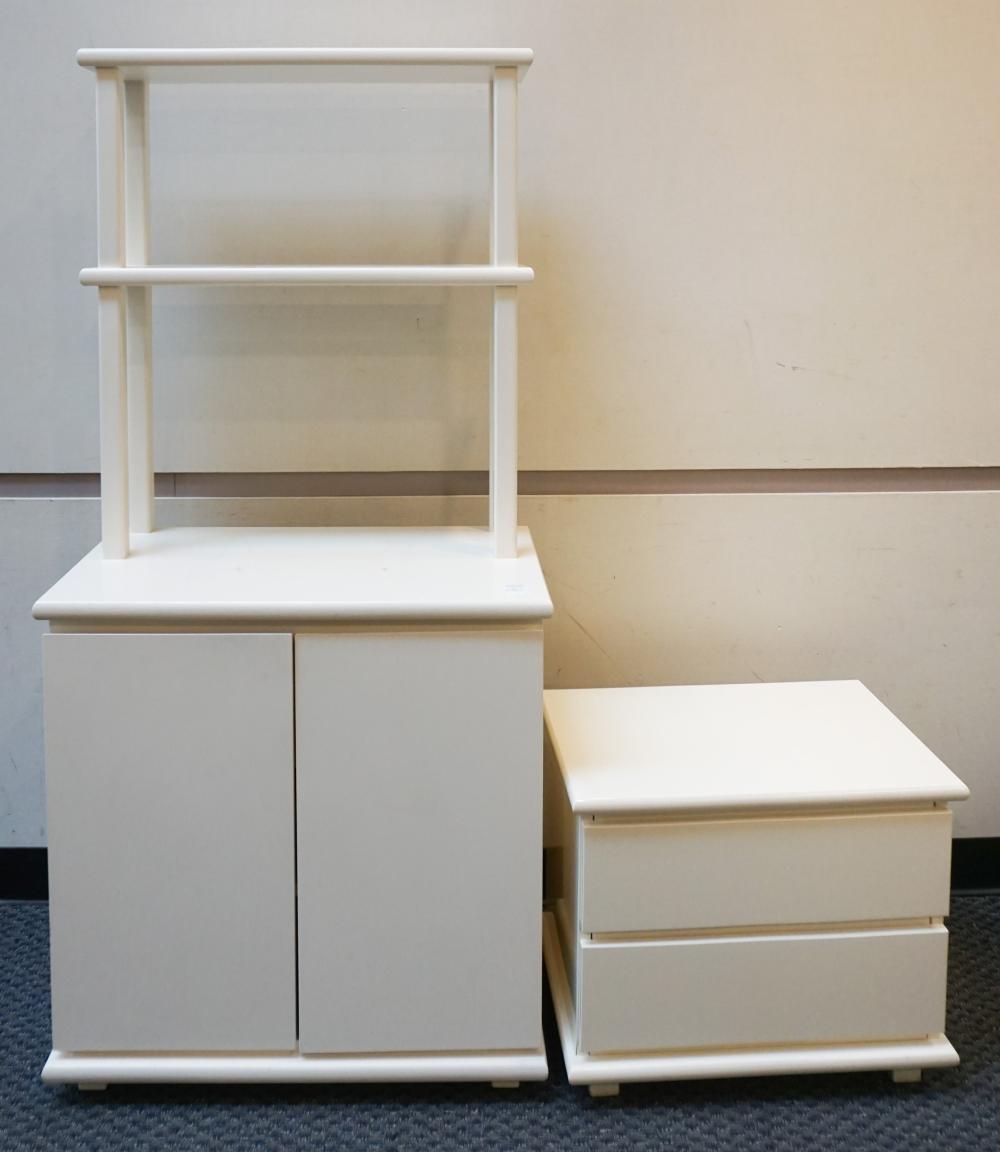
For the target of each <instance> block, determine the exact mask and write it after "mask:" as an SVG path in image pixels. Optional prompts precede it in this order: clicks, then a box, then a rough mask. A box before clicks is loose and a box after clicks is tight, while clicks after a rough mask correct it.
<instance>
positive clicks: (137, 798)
mask: <svg viewBox="0 0 1000 1152" xmlns="http://www.w3.org/2000/svg"><path fill="white" fill-rule="evenodd" d="M44 665H45V724H46V728H45V732H46V772H47V785H48V813H49V830H48V831H49V887H50V913H51V948H52V1009H53V1043H54V1046H55V1047H56V1048H58V1049H61V1050H63V1051H69V1052H72V1051H80V1052H101V1051H114V1052H123V1051H130V1050H132V1051H144V1050H145V1051H156V1052H168V1051H171V1050H176V1051H188V1052H190V1051H196V1050H199V1049H200V1050H203V1051H210V1052H222V1051H232V1052H238V1051H240V1050H243V1051H247V1050H252V1051H257V1052H260V1051H269V1050H270V1051H274V1050H291V1049H293V1048H294V1047H295V914H294V911H295V910H294V901H295V888H294V858H293V835H294V810H293V765H292V755H293V752H292V748H293V745H292V737H293V733H292V641H291V637H290V636H289V635H287V634H285V635H282V634H267V635H238V634H234V635H225V636H223V635H210V634H206V635H180V634H175V635H138V634H133V635H114V636H109V635H99V634H95V635H62V636H51V635H50V636H47V637H45V642H44ZM94 1079H96V1080H108V1079H112V1077H110V1076H97V1077H94Z"/></svg>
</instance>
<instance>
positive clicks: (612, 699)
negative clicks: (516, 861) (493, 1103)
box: [545, 681, 968, 1095]
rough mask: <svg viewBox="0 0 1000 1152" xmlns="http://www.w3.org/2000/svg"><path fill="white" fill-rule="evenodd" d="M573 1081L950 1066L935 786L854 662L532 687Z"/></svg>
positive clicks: (951, 788)
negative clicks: (773, 672) (538, 707)
mask: <svg viewBox="0 0 1000 1152" xmlns="http://www.w3.org/2000/svg"><path fill="white" fill-rule="evenodd" d="M545 719H546V732H547V745H546V842H547V844H548V845H549V849H550V851H549V878H548V895H549V897H550V899H551V900H552V901H553V903H552V905H551V907H552V911H551V912H550V913H549V914H548V915H547V916H546V928H545V960H546V967H547V971H548V976H549V982H550V984H551V987H552V993H553V999H554V1002H555V1007H556V1014H557V1017H558V1021H559V1029H560V1035H561V1038H562V1046H563V1054H564V1057H565V1061H566V1069H567V1073H568V1076H569V1079H570V1081H571V1082H572V1083H579V1084H588V1085H590V1090H591V1093H592V1094H594V1095H598V1094H613V1093H614V1092H616V1091H617V1090H618V1084H619V1083H620V1082H621V1081H629V1080H672V1079H685V1078H697V1077H715V1076H742V1075H764V1074H770V1073H784V1072H820V1071H830V1072H832V1071H848V1070H852V1071H856V1070H861V1069H879V1068H881V1069H889V1070H891V1071H892V1072H893V1074H894V1078H895V1079H897V1080H909V1079H918V1078H919V1075H920V1069H922V1068H926V1067H930V1066H933V1065H945V1064H954V1063H957V1061H958V1056H957V1054H956V1052H955V1050H954V1048H953V1047H952V1046H951V1044H950V1043H949V1042H948V1040H947V1039H946V1038H945V1036H944V1018H945V985H946V972H947V947H948V933H947V930H946V929H945V927H944V925H943V923H942V917H943V916H945V915H946V914H947V912H948V895H949V879H950V853H951V823H952V821H951V813H950V812H949V810H948V808H947V803H948V801H950V800H960V799H964V798H965V797H966V796H967V795H968V789H967V788H966V787H965V785H964V784H963V783H962V782H961V781H960V780H959V779H958V778H957V777H956V776H954V775H953V774H952V773H951V772H950V771H949V770H948V769H947V768H946V767H945V766H944V765H943V764H942V763H941V762H940V760H938V759H937V757H936V756H934V755H933V753H931V752H930V751H929V750H928V749H927V748H926V747H925V746H924V745H923V744H921V742H920V741H919V740H918V739H917V738H916V737H915V736H914V735H913V734H912V733H911V732H909V731H908V729H907V728H906V727H905V726H904V725H903V724H902V723H901V722H900V721H899V720H897V719H896V717H895V716H893V715H892V713H891V712H889V710H888V709H887V708H885V707H884V706H883V705H882V704H881V703H880V702H879V701H878V700H877V699H876V698H875V697H874V696H873V695H872V694H871V693H870V692H869V691H868V690H867V689H866V688H865V687H864V685H862V684H861V683H859V682H858V681H831V682H819V683H799V684H750V685H714V686H700V687H675V688H609V689H590V690H586V689H584V690H564V691H550V692H546V693H545Z"/></svg>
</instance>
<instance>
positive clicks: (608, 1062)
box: [545, 913, 958, 1085]
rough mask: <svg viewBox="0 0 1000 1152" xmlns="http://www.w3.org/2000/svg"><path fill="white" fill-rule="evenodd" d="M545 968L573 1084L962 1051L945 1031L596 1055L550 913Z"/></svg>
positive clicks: (916, 1063) (813, 1069)
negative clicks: (869, 1039)
mask: <svg viewBox="0 0 1000 1152" xmlns="http://www.w3.org/2000/svg"><path fill="white" fill-rule="evenodd" d="M545 971H546V975H547V976H548V981H549V987H550V989H551V991H552V1002H553V1006H554V1008H555V1015H556V1023H557V1025H558V1028H559V1040H560V1045H561V1048H562V1055H563V1061H564V1063H565V1066H566V1075H567V1078H568V1079H569V1082H570V1083H571V1084H593V1085H601V1084H604V1083H612V1084H617V1083H629V1082H634V1081H643V1080H697V1079H703V1078H713V1079H716V1078H724V1077H731V1076H776V1075H786V1074H789V1073H803V1074H806V1073H817V1072H866V1071H875V1070H886V1071H888V1070H894V1071H895V1070H901V1069H909V1070H912V1071H919V1070H920V1069H922V1068H932V1067H946V1066H949V1065H954V1064H957V1063H958V1053H957V1052H956V1051H955V1049H954V1048H953V1047H952V1046H951V1044H950V1043H949V1042H948V1040H947V1039H945V1037H944V1036H943V1035H941V1034H938V1035H935V1036H927V1037H925V1038H923V1039H919V1040H904V1041H880V1042H877V1043H865V1044H817V1045H808V1046H805V1045H795V1046H791V1047H781V1046H777V1045H776V1046H773V1047H769V1048H742V1049H714V1050H713V1049H700V1050H696V1051H687V1052H679V1051H674V1052H667V1051H662V1052H650V1053H641V1054H634V1053H633V1054H627V1055H626V1054H615V1055H603V1056H592V1055H590V1054H588V1053H585V1052H580V1051H578V1048H577V1041H576V1017H575V1013H574V1007H573V997H572V994H571V991H570V987H569V984H568V982H567V979H566V969H565V967H564V965H563V956H562V952H561V951H560V947H559V932H558V929H557V927H556V922H555V918H554V917H553V916H552V914H551V913H546V916H545Z"/></svg>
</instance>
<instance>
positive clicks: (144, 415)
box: [124, 80, 154, 532]
mask: <svg viewBox="0 0 1000 1152" xmlns="http://www.w3.org/2000/svg"><path fill="white" fill-rule="evenodd" d="M124 89H125V263H126V264H127V265H133V266H135V265H145V264H148V263H149V89H148V87H147V85H146V84H144V83H142V82H141V81H139V80H128V81H126V82H125V85H124ZM152 303H153V302H152V299H151V296H150V290H149V289H148V288H143V287H138V288H129V289H127V290H126V293H125V319H126V368H127V373H126V375H127V392H128V454H129V460H128V463H129V522H130V526H131V529H132V531H133V532H152V531H153V526H154V520H153V308H152Z"/></svg>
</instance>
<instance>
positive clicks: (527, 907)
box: [34, 49, 552, 1088]
mask: <svg viewBox="0 0 1000 1152" xmlns="http://www.w3.org/2000/svg"><path fill="white" fill-rule="evenodd" d="M79 60H80V63H81V64H84V65H85V66H87V67H91V68H95V69H96V74H97V113H98V176H99V186H100V188H99V205H100V208H99V263H98V266H97V267H96V268H91V269H85V270H84V272H83V273H82V277H81V278H82V280H83V282H84V283H85V284H92V285H95V286H96V288H97V291H98V294H99V319H100V377H101V453H102V473H101V482H102V517H103V519H102V537H103V539H102V543H101V544H99V545H98V546H97V547H96V548H95V549H94V550H93V551H92V552H90V553H89V554H88V555H87V556H84V557H83V559H82V560H80V561H79V563H77V564H76V565H74V567H73V568H72V569H71V570H70V571H69V572H67V573H66V575H65V576H63V577H62V579H61V580H59V581H58V582H57V583H56V584H55V585H54V586H53V587H52V588H50V589H49V590H48V591H47V592H46V593H45V594H44V595H43V596H41V597H40V599H39V600H38V601H37V603H36V604H35V607H34V614H35V616H36V617H37V618H39V619H42V620H46V621H48V622H49V625H50V634H49V635H47V636H46V637H45V638H44V643H43V655H44V660H43V666H44V674H43V680H44V693H45V756H46V788H47V797H48V839H49V896H50V902H49V910H50V922H51V929H52V931H51V936H52V949H51V954H52V965H51V968H52V1009H53V1010H52V1041H53V1050H52V1053H51V1055H50V1057H49V1059H48V1061H47V1063H46V1065H45V1068H44V1070H43V1072H42V1076H43V1079H44V1080H46V1081H56V1082H62V1081H69V1082H73V1083H77V1084H79V1085H81V1086H82V1087H90V1088H96V1087H103V1086H105V1085H106V1084H108V1083H109V1082H121V1081H125V1082H149V1081H183V1082H193V1081H200V1082H204V1081H270V1082H286V1081H308V1082H320V1081H358V1080H365V1081H377V1080H415V1081H424V1080H490V1081H494V1082H496V1083H497V1084H498V1085H510V1084H512V1083H513V1082H515V1081H520V1080H538V1079H544V1077H545V1076H546V1075H547V1064H546V1058H545V1050H544V1044H543V1038H542V1026H541V1024H542V1019H541V1012H542V1001H541V995H542V986H541V982H542V920H541V900H542V891H541V862H542V861H541V857H542V762H541V760H542V621H543V619H544V618H546V617H547V616H550V615H551V613H552V602H551V600H550V599H549V595H548V591H547V589H546V587H545V580H544V577H543V575H542V571H541V567H540V566H539V563H538V558H537V556H536V554H535V551H534V548H533V545H532V541H531V535H530V533H529V532H528V531H527V530H526V529H523V528H521V529H518V527H517V523H516V509H517V471H516V466H517V462H516V456H517V434H516V431H517V430H516V423H517V287H518V285H519V284H523V283H526V282H527V281H528V280H530V279H531V269H530V268H523V267H521V266H519V265H518V263H517V211H516V204H515V184H516V179H515V175H516V174H515V141H516V108H517V80H518V76H519V74H521V73H522V72H523V71H524V69H525V68H526V67H527V65H528V64H529V63H530V61H531V53H530V52H526V51H521V50H517V51H511V50H496V51H493V50H483V51H479V50H470V51H461V50H442V51H437V50H433V51H432V50H425V49H419V50H416V49H414V50H403V49H400V50H385V51H360V50H343V51H327V50H277V51H263V50H238V51H232V52H224V51H192V52H188V51H184V52H177V51H171V52H159V51H135V52H133V51H128V52H123V51H113V52H103V51H89V50H88V51H86V52H81V53H80V56H79ZM254 80H261V81H265V82H286V81H304V80H305V81H315V80H322V81H327V80H329V81H343V80H349V81H359V80H364V81H392V82H398V81H409V80H427V81H434V82H441V81H445V80H449V81H450V80H455V81H461V82H476V83H482V84H488V85H489V86H490V90H491V94H492V95H491V116H490V125H491V133H492V139H493V150H492V157H493V159H492V182H491V183H492V212H491V220H492V225H491V244H490V261H489V263H488V264H484V265H480V266H474V267H469V266H465V265H460V266H454V267H449V266H432V267H426V266H416V265H415V266H403V267H399V266H386V267H379V266H368V265H365V266H357V267H321V266H316V267H309V266H297V267H284V266H277V267H241V268H232V267H216V268H213V267H195V268H191V267H163V266H160V265H151V264H150V263H149V210H148V192H149V181H148V175H147V172H148V131H147V124H148V112H147V108H148V85H149V84H151V83H155V82H158V81H163V82H198V81H212V82H224V81H239V82H241V83H242V82H246V81H254ZM181 283H184V284H188V283H190V284H245V285H251V286H252V285H255V284H291V285H295V284H354V285H359V286H363V285H366V284H379V285H386V284H398V285H408V284H449V285H474V286H480V287H486V288H488V289H491V290H492V292H493V301H494V303H493V325H494V331H493V346H492V353H491V357H492V368H491V381H492V404H491V419H492V433H491V464H490V524H491V534H490V535H488V534H487V532H486V530H485V529H484V528H461V527H434V528H400V527H395V528H378V527H335V528H333V527H326V528H324V527H306V528H293V527H246V526H238V527H232V526H230V527H198V528H194V527H192V528H168V529H163V530H159V531H155V530H154V527H155V526H154V521H153V485H152V477H153V472H152V460H153V455H152V418H151V413H152V402H151V399H152V397H151V383H152V381H151V372H150V346H151V325H150V292H151V291H152V289H153V288H154V287H159V286H161V285H169V284H181Z"/></svg>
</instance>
